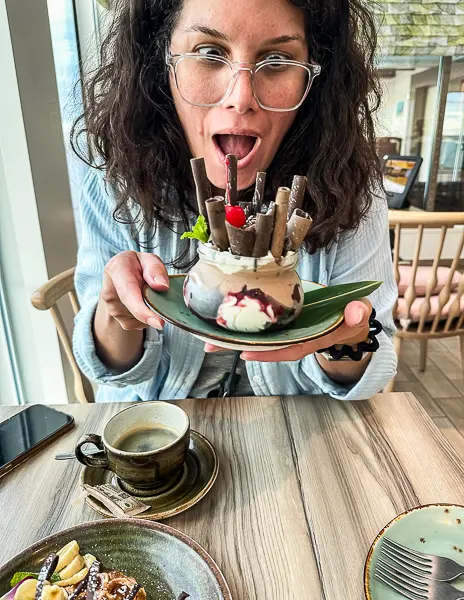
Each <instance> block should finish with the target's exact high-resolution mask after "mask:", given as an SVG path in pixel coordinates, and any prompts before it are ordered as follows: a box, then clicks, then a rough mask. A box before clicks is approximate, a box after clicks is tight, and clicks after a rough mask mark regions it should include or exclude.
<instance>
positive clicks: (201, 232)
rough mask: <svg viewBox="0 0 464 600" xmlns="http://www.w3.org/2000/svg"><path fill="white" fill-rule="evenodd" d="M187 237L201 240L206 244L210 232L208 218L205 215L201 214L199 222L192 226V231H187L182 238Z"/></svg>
mask: <svg viewBox="0 0 464 600" xmlns="http://www.w3.org/2000/svg"><path fill="white" fill-rule="evenodd" d="M185 238H192V239H194V240H199V241H200V242H203V243H204V244H206V242H207V241H208V239H209V234H208V225H207V223H206V219H205V217H204V216H203V215H200V216H199V217H198V219H197V222H196V223H195V225H194V226H193V228H192V231H186V232H185V233H183V234H182V235H181V237H180V239H181V240H183V239H185Z"/></svg>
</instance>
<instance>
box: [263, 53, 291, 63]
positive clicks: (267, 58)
mask: <svg viewBox="0 0 464 600" xmlns="http://www.w3.org/2000/svg"><path fill="white" fill-rule="evenodd" d="M288 59H289V57H288V56H287V55H286V54H279V53H277V52H274V53H272V54H267V55H266V56H265V57H264V58H263V61H264V60H265V61H273V60H288Z"/></svg>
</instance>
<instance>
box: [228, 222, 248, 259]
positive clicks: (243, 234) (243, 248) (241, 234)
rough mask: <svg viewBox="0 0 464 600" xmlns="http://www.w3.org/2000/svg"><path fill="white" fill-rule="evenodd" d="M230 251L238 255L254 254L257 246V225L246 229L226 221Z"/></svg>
mask: <svg viewBox="0 0 464 600" xmlns="http://www.w3.org/2000/svg"><path fill="white" fill-rule="evenodd" d="M226 227H227V234H228V235H229V243H230V251H231V252H232V254H237V255H238V256H253V248H254V246H255V226H254V225H252V226H251V227H247V228H246V229H242V228H238V227H234V226H233V225H231V224H230V223H228V222H227V221H226Z"/></svg>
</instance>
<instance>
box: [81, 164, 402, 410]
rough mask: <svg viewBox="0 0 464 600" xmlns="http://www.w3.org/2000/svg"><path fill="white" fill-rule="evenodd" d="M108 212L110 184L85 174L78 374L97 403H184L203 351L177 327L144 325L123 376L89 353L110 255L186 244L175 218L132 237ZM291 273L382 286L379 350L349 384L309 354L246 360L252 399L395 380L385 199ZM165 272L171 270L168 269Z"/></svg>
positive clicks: (372, 386) (363, 393) (393, 292)
mask: <svg viewBox="0 0 464 600" xmlns="http://www.w3.org/2000/svg"><path fill="white" fill-rule="evenodd" d="M115 207H116V201H115V197H114V194H113V192H112V190H111V188H110V186H106V185H105V183H104V176H103V174H102V173H100V172H98V171H95V170H94V169H92V170H91V171H90V172H89V174H88V176H87V177H86V180H85V182H84V186H83V193H82V198H81V203H80V210H81V227H82V229H81V243H80V246H79V253H78V261H77V268H76V280H75V283H76V290H77V295H78V298H79V301H80V304H81V310H80V311H79V313H78V315H77V316H76V321H75V327H74V333H73V346H74V354H75V356H76V360H77V362H78V364H79V367H80V368H81V370H82V372H83V373H84V374H85V375H86V376H87V377H88V378H89V379H90V380H92V381H94V382H96V383H98V384H99V386H98V393H97V401H98V402H111V401H113V402H121V401H135V400H156V399H160V400H168V399H177V398H186V397H187V396H188V395H189V392H190V390H191V389H192V387H193V385H194V383H195V380H196V379H197V376H198V373H199V371H200V369H201V366H202V363H203V359H204V356H205V353H204V350H203V342H201V341H200V340H198V339H197V338H195V337H193V336H192V335H190V334H189V333H187V332H185V331H182V330H181V329H178V328H177V327H174V326H172V325H170V324H166V325H165V327H164V330H163V332H162V333H160V332H158V331H156V330H155V329H152V328H148V329H147V330H146V335H145V341H144V352H143V355H142V357H141V359H140V361H139V362H138V363H137V364H136V365H135V366H134V367H133V368H132V369H130V370H129V371H127V372H125V373H118V374H114V373H111V372H110V371H109V370H108V368H107V367H106V366H105V365H104V364H103V363H102V362H101V360H100V359H99V357H98V356H97V354H96V351H95V344H94V339H93V333H92V321H93V318H94V314H95V310H96V306H97V302H98V297H99V294H100V289H101V284H102V278H103V270H104V268H105V265H106V263H107V262H108V261H109V260H110V258H111V257H113V256H114V255H115V254H117V253H119V252H122V251H123V250H135V251H139V252H145V251H147V250H146V248H147V246H149V247H150V248H151V250H152V251H153V252H155V253H156V254H157V255H158V256H159V257H160V258H161V260H163V262H165V263H168V262H169V261H171V260H172V259H173V258H174V257H176V256H177V255H178V253H179V252H180V250H181V249H182V247H183V246H182V244H184V243H185V242H184V241H181V240H180V235H181V233H182V232H183V225H182V223H181V222H180V221H179V222H176V223H175V224H174V226H173V227H172V228H171V229H170V228H167V227H164V226H160V227H157V228H156V229H155V231H154V230H153V229H151V230H148V231H147V230H146V228H145V229H144V228H143V227H142V226H140V227H139V228H138V229H139V231H138V232H135V233H134V228H133V227H132V228H131V227H130V226H129V225H125V224H121V223H118V222H116V221H115V220H114V218H113V211H114V209H115ZM134 210H136V207H134ZM134 214H137V213H134ZM191 252H192V253H194V252H195V249H194V248H192V250H191ZM192 255H193V254H192ZM298 270H299V273H300V276H301V277H302V278H303V279H307V280H310V281H317V282H319V283H322V284H325V285H335V284H338V283H347V282H352V281H362V280H381V281H383V282H384V283H383V285H382V286H381V287H380V288H379V289H378V290H376V291H375V292H374V293H373V294H372V295H371V296H370V298H369V299H370V300H371V302H372V304H373V306H374V307H375V308H376V310H377V318H378V319H379V320H380V321H381V322H382V324H383V326H384V331H383V332H382V333H381V334H380V336H379V342H380V348H379V350H378V351H377V352H376V353H375V354H374V355H373V356H372V359H371V361H370V363H369V365H368V367H367V369H366V371H365V373H364V375H363V377H362V378H361V379H360V380H359V381H358V382H357V383H355V384H353V385H349V386H344V385H341V384H339V383H337V382H335V381H332V380H331V379H330V378H329V377H328V376H327V375H326V374H325V373H324V371H323V370H322V369H321V368H320V367H319V365H318V363H317V361H316V359H315V357H314V355H309V356H306V357H305V358H303V359H301V360H299V361H295V362H280V363H277V362H276V363H262V362H247V365H246V368H247V372H248V377H249V379H250V383H251V385H252V387H253V390H254V393H255V394H256V395H259V396H268V395H272V396H273V395H296V394H310V395H313V394H321V393H326V394H330V395H331V396H332V397H333V398H336V399H338V400H361V399H365V398H370V397H371V396H372V395H373V394H375V393H377V392H379V391H380V390H381V389H382V388H383V387H384V386H385V385H386V384H387V383H388V381H389V380H390V379H391V378H392V377H393V376H394V375H395V373H396V365H397V359H396V354H395V351H394V349H393V344H392V335H393V332H394V323H393V319H392V310H393V306H394V303H395V301H396V297H397V287H396V283H395V280H394V277H393V270H392V263H391V255H390V245H389V236H388V213H387V205H386V202H384V201H383V200H382V201H381V200H377V199H376V200H375V201H374V203H373V206H372V209H371V211H370V214H369V216H368V217H367V219H366V220H365V221H364V222H363V223H362V224H361V225H360V227H359V229H358V230H357V231H356V232H350V233H343V234H341V235H340V236H339V238H338V240H336V241H335V242H333V243H332V244H331V245H330V247H329V248H326V249H323V250H319V251H318V252H316V253H315V254H314V255H310V254H308V253H307V252H302V253H301V256H300V264H299V267H298ZM168 271H169V272H176V271H175V269H172V268H168Z"/></svg>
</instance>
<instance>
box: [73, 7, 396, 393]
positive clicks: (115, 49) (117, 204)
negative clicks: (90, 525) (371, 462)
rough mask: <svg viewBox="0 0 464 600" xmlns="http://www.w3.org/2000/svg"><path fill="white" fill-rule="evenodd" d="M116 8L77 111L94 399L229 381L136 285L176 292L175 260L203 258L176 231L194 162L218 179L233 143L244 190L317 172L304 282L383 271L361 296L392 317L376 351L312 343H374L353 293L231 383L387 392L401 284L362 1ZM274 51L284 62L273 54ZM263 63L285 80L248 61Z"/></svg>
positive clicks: (181, 266)
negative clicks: (171, 275) (358, 352)
mask: <svg viewBox="0 0 464 600" xmlns="http://www.w3.org/2000/svg"><path fill="white" fill-rule="evenodd" d="M112 11H113V14H114V21H113V24H112V26H111V28H110V31H109V34H108V38H107V40H106V42H105V43H104V45H103V49H102V63H101V67H100V68H99V70H98V71H97V72H96V74H95V75H94V77H93V79H92V81H91V82H90V84H89V86H88V88H87V99H86V100H87V102H86V106H87V111H86V114H85V115H84V116H83V120H81V123H85V129H83V131H85V132H86V133H87V137H88V138H89V139H90V141H91V147H92V148H94V149H95V151H96V154H97V157H98V159H97V160H96V161H95V163H96V164H98V169H95V168H93V169H91V171H90V173H89V175H88V177H87V179H86V182H85V186H84V193H83V197H82V204H81V211H82V242H81V246H80V249H79V256H78V265H77V270H76V288H77V292H78V296H79V300H80V302H81V311H80V313H79V314H78V316H77V318H76V325H75V331H74V351H75V355H76V358H77V360H78V363H79V366H80V368H81V369H82V371H83V372H84V373H85V374H86V375H87V376H88V377H89V378H90V379H92V380H94V381H96V382H98V383H99V384H103V385H102V386H100V388H99V396H98V400H99V401H110V400H136V399H141V400H152V399H157V398H159V399H169V398H182V397H187V396H189V395H190V396H197V397H202V396H208V395H210V396H211V395H219V393H220V392H222V390H223V387H221V384H222V383H223V376H224V373H225V372H226V371H230V368H231V363H232V362H233V358H234V356H233V353H230V352H224V351H221V352H217V353H216V352H215V351H216V350H217V348H214V347H213V346H211V345H209V344H207V345H206V346H204V345H203V343H202V342H200V341H199V340H198V339H196V338H194V337H193V336H191V335H190V334H188V333H186V332H184V331H181V330H180V329H178V328H176V327H173V326H171V325H169V324H164V323H163V322H162V321H161V319H159V318H158V317H157V316H155V315H154V314H153V313H152V312H151V311H150V310H149V309H148V308H147V307H146V306H145V304H144V302H143V300H142V289H143V287H144V285H146V284H148V285H149V286H151V287H152V288H153V289H155V290H159V291H160V290H166V289H167V287H168V286H169V280H168V277H167V274H168V271H169V272H176V271H179V272H183V271H185V270H186V269H187V268H188V265H189V264H191V262H192V260H194V258H195V247H194V246H193V245H192V246H189V245H188V242H187V241H185V240H183V241H181V240H180V236H181V234H182V233H183V232H184V231H185V230H186V229H188V228H190V226H191V224H192V222H194V220H195V216H196V215H195V210H196V208H195V206H196V204H195V196H194V189H193V180H192V176H191V172H190V166H189V159H190V158H191V157H192V156H203V157H205V162H206V168H207V173H208V177H209V179H210V181H211V182H212V184H213V186H214V187H215V188H217V190H223V189H224V187H225V169H224V159H225V154H227V153H235V154H237V155H238V157H239V162H238V169H239V171H238V185H239V189H240V190H241V193H242V195H243V196H246V195H247V194H248V193H249V192H250V190H251V189H252V187H253V184H254V180H255V175H256V172H257V171H267V176H268V177H267V188H268V191H269V193H270V194H273V193H275V190H276V188H277V186H279V185H288V184H290V182H291V178H292V176H293V175H295V174H305V175H307V177H308V189H307V194H306V198H305V210H307V211H308V212H309V213H310V214H311V216H312V218H313V221H314V223H313V227H312V229H311V232H310V235H309V238H308V240H307V243H306V248H305V250H304V251H303V252H302V253H301V256H300V265H299V272H300V274H301V276H302V277H303V278H304V279H308V280H312V281H318V282H320V283H322V284H338V283H344V282H350V281H360V280H381V281H383V282H384V284H383V285H382V286H381V288H380V289H379V290H378V291H377V292H376V293H374V294H372V296H371V297H370V299H369V300H370V302H372V305H373V306H374V307H375V309H376V311H377V318H378V319H379V320H380V321H381V322H382V324H383V327H384V331H382V332H381V333H380V334H379V335H378V338H377V339H378V341H379V344H380V347H379V349H378V351H377V352H375V353H371V352H366V353H365V355H363V356H362V360H360V361H355V360H350V359H348V360H335V361H332V360H329V359H330V356H328V355H326V354H324V355H322V354H317V353H316V352H317V351H318V350H321V349H324V348H327V347H329V346H332V345H334V344H337V345H351V346H354V347H356V345H357V343H358V342H362V341H363V340H365V339H366V336H367V334H368V332H369V317H370V316H371V303H370V302H369V301H368V300H364V301H363V302H352V303H350V304H349V305H348V306H347V308H346V310H345V322H344V324H343V325H342V326H341V327H339V328H338V329H337V330H336V331H335V332H333V333H331V334H329V335H327V336H325V337H323V338H321V339H318V340H316V341H312V342H308V343H305V344H300V345H297V346H292V347H290V348H286V349H284V350H280V351H276V352H265V353H262V352H244V353H243V354H242V359H243V360H240V361H239V366H238V375H239V381H238V384H237V385H236V386H235V393H236V394H240V395H241V394H253V393H254V394H256V395H274V394H318V393H322V392H323V393H328V394H330V395H332V396H333V397H334V398H338V399H342V400H352V399H353V400H354V399H361V398H367V397H370V396H371V395H372V394H374V393H376V392H378V391H379V390H381V389H382V388H383V386H384V385H385V384H386V383H387V382H388V381H389V380H390V379H391V378H392V377H393V376H394V375H395V369H396V356H395V352H394V350H393V346H392V341H391V336H392V334H393V331H394V325H393V322H392V318H391V312H392V308H393V304H394V302H395V298H396V286H395V284H394V281H393V276H392V269H391V258H390V251H389V243H388V226H387V207H386V203H385V200H384V198H383V197H382V195H381V194H379V193H378V192H377V190H380V189H381V187H380V185H379V179H380V177H379V171H378V166H377V162H376V157H375V139H374V127H373V118H372V112H373V111H374V110H375V109H376V108H377V106H378V102H379V88H378V84H377V82H376V79H375V73H374V67H373V58H374V50H375V29H374V23H373V20H372V17H371V15H370V14H369V12H368V11H367V10H366V8H364V6H363V5H362V4H361V2H360V0H329V1H328V0H266V1H263V0H234V2H228V1H227V0H208V2H207V1H206V0H184V1H183V2H180V1H179V2H174V1H173V0H156V1H155V0H124V1H121V2H119V3H118V2H112ZM276 60H278V61H285V60H286V61H291V62H289V63H288V64H286V65H284V66H282V63H281V62H280V63H279V66H277V68H275V66H273V65H272V61H276ZM218 61H219V62H220V63H221V65H220V68H219V66H218ZM263 61H268V62H269V63H271V64H270V66H269V65H267V64H266V65H265V66H266V68H269V69H270V70H271V71H272V72H275V73H278V74H279V79H278V82H279V84H278V85H272V84H271V83H270V82H269V80H266V81H264V82H263V80H262V79H260V78H259V77H260V76H259V75H258V73H256V72H255V69H256V67H255V65H256V63H262V62H263ZM211 65H214V68H212V66H211ZM314 65H320V67H321V72H320V75H319V76H318V77H317V78H315V73H316V72H317V70H318V69H317V67H314ZM303 71H304V77H306V78H307V79H304V78H303V79H304V85H302V73H303ZM218 73H220V75H218ZM345 358H346V357H345Z"/></svg>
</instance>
